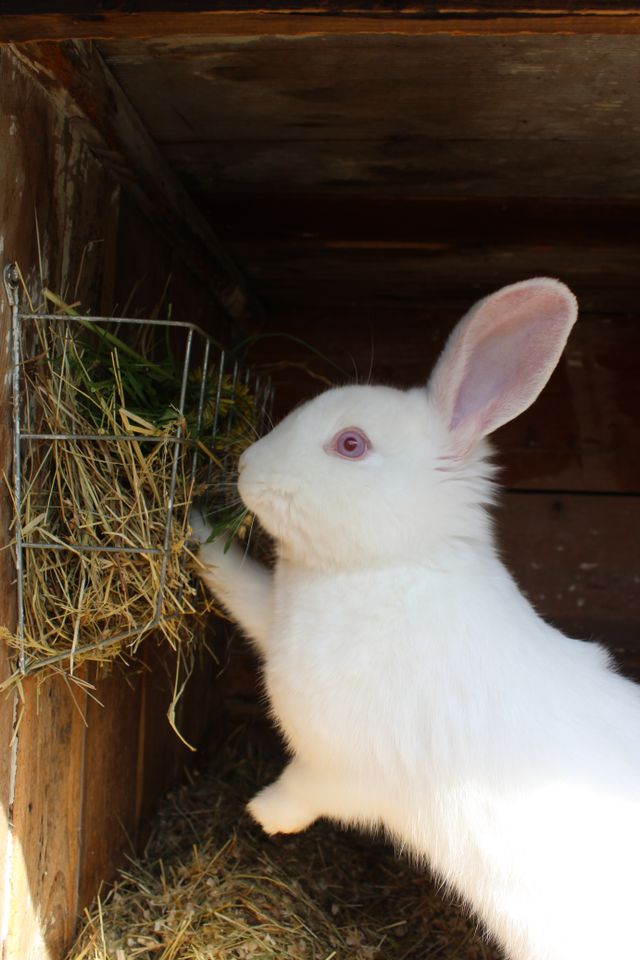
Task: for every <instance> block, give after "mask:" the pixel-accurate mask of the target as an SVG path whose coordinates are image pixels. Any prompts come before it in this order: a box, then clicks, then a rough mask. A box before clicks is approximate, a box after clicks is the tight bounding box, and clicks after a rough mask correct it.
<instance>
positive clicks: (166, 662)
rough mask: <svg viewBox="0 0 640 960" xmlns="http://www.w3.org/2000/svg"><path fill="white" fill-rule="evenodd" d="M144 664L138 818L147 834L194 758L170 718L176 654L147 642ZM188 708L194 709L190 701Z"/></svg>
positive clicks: (152, 642)
mask: <svg viewBox="0 0 640 960" xmlns="http://www.w3.org/2000/svg"><path fill="white" fill-rule="evenodd" d="M142 662H143V665H144V670H143V674H142V684H143V701H142V713H141V721H140V722H141V723H142V724H143V736H141V737H140V743H141V749H142V755H141V757H140V758H139V761H138V797H137V803H138V818H137V819H138V824H139V831H141V832H142V834H144V833H145V830H146V825H147V824H148V821H149V818H150V816H151V815H152V814H153V812H154V810H155V807H156V804H157V802H158V798H159V797H160V796H162V794H163V793H164V792H165V791H166V790H167V789H168V788H169V787H170V786H171V784H172V783H174V782H175V780H176V779H177V778H178V777H179V775H180V774H181V773H182V771H183V770H184V767H185V765H186V764H188V763H189V761H190V760H191V758H190V756H189V751H188V749H187V748H186V747H185V746H184V745H183V744H182V743H181V741H180V740H179V738H178V737H177V735H176V734H175V733H174V731H173V730H172V729H171V727H170V725H169V721H168V719H167V711H168V709H169V706H170V704H171V700H172V696H173V683H174V676H175V673H174V671H175V653H174V652H173V651H171V650H168V649H167V650H165V649H163V648H162V647H161V646H160V647H158V646H157V645H156V643H155V641H154V639H153V638H150V639H149V640H148V641H147V642H146V643H145V647H144V651H143V657H142ZM188 706H189V708H190V707H191V703H190V701H189V702H188ZM182 710H184V707H183V708H182ZM182 710H180V711H179V712H180V713H182Z"/></svg>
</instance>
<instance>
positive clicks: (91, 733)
mask: <svg viewBox="0 0 640 960" xmlns="http://www.w3.org/2000/svg"><path fill="white" fill-rule="evenodd" d="M92 678H93V679H94V682H95V685H96V691H95V697H96V698H97V699H94V698H93V697H92V698H90V699H89V701H88V705H87V733H86V742H85V769H84V791H83V803H82V821H81V828H80V831H81V837H82V843H81V850H80V862H79V887H78V911H81V910H82V909H83V908H84V907H85V906H87V905H88V904H89V903H90V902H91V901H92V900H93V898H94V896H95V894H96V892H97V891H98V889H99V887H100V885H101V883H102V882H103V881H108V880H109V879H110V878H111V877H112V876H113V873H114V871H115V869H116V868H117V867H118V866H119V865H120V864H121V863H122V859H123V853H124V852H125V851H127V852H129V853H133V852H134V851H135V843H136V831H137V822H136V814H137V812H138V811H137V804H136V800H137V797H136V774H137V769H138V757H139V753H140V742H139V738H140V704H141V677H140V671H139V669H138V670H136V669H135V668H133V667H131V666H129V665H125V666H123V665H121V664H116V665H114V667H113V669H112V670H111V672H110V673H109V674H107V675H104V676H101V677H98V678H96V672H95V670H94V671H93V672H92Z"/></svg>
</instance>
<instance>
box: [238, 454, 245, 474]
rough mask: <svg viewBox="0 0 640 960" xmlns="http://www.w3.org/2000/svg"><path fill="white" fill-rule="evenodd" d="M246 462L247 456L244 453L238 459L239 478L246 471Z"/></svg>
mask: <svg viewBox="0 0 640 960" xmlns="http://www.w3.org/2000/svg"><path fill="white" fill-rule="evenodd" d="M246 462H247V461H246V458H245V455H244V453H242V454H241V455H240V457H239V459H238V476H240V474H241V473H242V471H243V470H244V468H245V464H246Z"/></svg>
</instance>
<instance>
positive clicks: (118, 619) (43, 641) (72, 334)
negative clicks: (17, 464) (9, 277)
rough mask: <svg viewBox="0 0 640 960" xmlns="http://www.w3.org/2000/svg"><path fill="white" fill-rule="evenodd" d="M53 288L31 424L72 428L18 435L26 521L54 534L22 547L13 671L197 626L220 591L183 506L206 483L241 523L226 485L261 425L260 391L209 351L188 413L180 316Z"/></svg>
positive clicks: (37, 352)
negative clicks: (102, 311) (103, 303)
mask: <svg viewBox="0 0 640 960" xmlns="http://www.w3.org/2000/svg"><path fill="white" fill-rule="evenodd" d="M45 297H46V309H47V310H49V309H51V306H53V307H54V308H55V309H56V310H57V315H56V316H54V317H53V318H51V317H49V316H47V315H44V313H43V315H40V316H37V317H36V318H35V319H32V320H25V321H24V323H23V348H24V351H25V354H24V355H25V357H26V358H27V359H26V360H25V361H24V363H23V371H22V376H23V393H24V396H25V397H26V404H25V409H24V410H23V411H22V417H23V421H24V426H23V429H25V430H27V431H31V432H33V433H37V434H56V435H63V436H65V437H69V439H59V440H35V441H34V440H32V441H29V442H26V443H24V444H23V446H22V471H21V473H22V497H21V516H20V522H21V529H22V537H23V540H24V541H28V542H31V543H41V544H45V545H47V549H30V548H27V549H24V551H23V556H24V577H23V588H24V636H23V638H18V637H17V636H15V635H12V634H10V633H9V631H4V632H3V637H4V639H5V640H7V641H8V642H9V644H10V645H11V646H13V647H15V648H16V649H18V650H19V651H20V653H21V655H22V657H23V663H24V670H16V672H15V673H14V675H13V677H12V678H11V679H10V681H9V683H12V682H15V681H20V679H21V677H22V676H23V675H24V673H25V672H26V673H38V675H39V676H45V675H47V674H49V673H51V672H52V671H53V672H62V673H64V674H65V675H67V676H76V675H77V671H78V668H79V667H80V666H81V665H82V664H83V663H86V662H88V661H93V662H99V663H105V662H109V661H111V660H113V659H114V658H115V657H118V656H123V655H126V656H129V655H132V654H134V653H135V652H136V650H137V648H138V646H139V644H140V641H141V639H142V638H143V637H144V636H145V635H147V634H148V633H149V630H150V629H151V625H153V624H154V623H155V621H158V622H157V626H156V627H155V629H157V631H158V632H159V635H160V636H161V637H162V638H163V639H164V640H166V641H167V642H168V643H169V644H170V645H171V647H172V648H173V649H175V650H178V649H180V648H183V647H184V646H185V645H186V644H189V643H190V642H193V641H194V637H195V635H196V634H198V632H199V630H200V625H201V624H202V621H203V620H204V618H205V615H206V614H207V613H208V612H209V610H211V609H212V601H211V600H210V598H209V597H208V596H207V595H206V594H205V592H204V590H203V588H202V587H201V586H200V585H199V584H198V583H197V582H196V580H195V578H194V577H193V573H192V564H191V563H190V560H191V559H192V557H191V552H190V545H189V524H188V516H189V508H190V506H191V504H192V502H193V500H194V498H201V497H203V496H206V508H205V514H207V515H208V516H209V517H210V518H211V519H212V521H213V525H214V527H215V530H216V533H223V532H227V534H228V535H229V536H232V535H234V534H236V533H237V532H238V531H241V530H242V529H243V527H244V526H246V523H247V517H246V511H245V510H244V508H243V507H242V505H241V504H240V503H239V501H238V500H237V497H236V496H235V494H233V493H232V492H231V491H232V490H233V487H234V484H233V476H234V472H235V463H236V461H237V457H238V455H239V454H240V453H241V452H242V450H243V449H244V448H245V447H246V446H248V445H249V444H250V443H251V442H252V441H253V440H254V439H255V436H256V431H257V423H256V420H257V403H256V398H255V397H254V396H253V395H252V393H251V390H250V389H249V387H248V386H247V385H246V384H245V383H244V382H239V381H237V378H235V377H232V376H230V375H228V374H227V375H223V376H222V377H221V378H220V374H219V372H218V367H217V364H216V363H215V362H214V363H212V364H211V366H210V368H209V370H208V372H207V373H206V381H205V383H204V385H203V376H204V373H203V370H202V367H197V366H193V367H192V369H191V371H190V373H189V376H188V380H187V382H186V396H185V403H184V410H183V414H182V416H181V415H180V412H179V399H180V393H181V386H182V377H183V369H182V350H183V349H184V344H183V343H181V342H180V340H179V334H180V332H181V331H180V328H174V327H166V326H153V325H151V324H144V323H141V324H129V325H125V324H121V323H118V321H115V320H114V321H113V323H109V324H103V323H97V322H93V321H91V319H89V318H87V317H83V316H79V315H78V314H77V313H76V312H75V309H74V308H72V307H69V306H68V305H66V304H65V303H64V302H63V301H62V300H61V299H60V298H59V297H57V296H56V295H55V294H52V293H50V292H49V291H45ZM125 337H126V339H125ZM176 355H177V357H178V359H177V360H176V359H175V357H176ZM203 386H204V392H203V402H202V403H200V397H201V388H202V387H203ZM214 428H215V436H212V431H213V430H214ZM86 435H97V436H98V437H99V439H82V437H83V436H86ZM177 435H181V440H180V442H179V444H178V445H176V442H175V438H176V436H177ZM127 436H129V437H131V436H133V437H134V439H123V438H124V437H127ZM195 451H197V452H198V460H197V462H196V463H195V465H194V459H193V458H194V452H195ZM174 470H175V494H174V503H173V512H172V517H171V520H170V522H169V523H168V504H169V499H170V493H171V490H172V486H173V474H174ZM212 491H213V495H212ZM167 531H168V532H167ZM69 545H72V546H69ZM165 547H166V550H165ZM105 548H111V550H105ZM150 551H155V552H150ZM114 638H119V639H116V640H115V642H114Z"/></svg>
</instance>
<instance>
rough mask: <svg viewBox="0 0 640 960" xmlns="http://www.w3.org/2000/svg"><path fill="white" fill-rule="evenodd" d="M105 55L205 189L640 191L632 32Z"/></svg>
mask: <svg viewBox="0 0 640 960" xmlns="http://www.w3.org/2000/svg"><path fill="white" fill-rule="evenodd" d="M101 50H102V51H103V53H104V55H105V57H106V58H107V61H108V63H109V66H110V68H111V69H112V70H113V72H114V74H115V75H116V76H117V78H118V81H119V83H120V84H121V86H122V87H123V89H124V90H125V91H126V94H127V96H128V97H129V98H130V100H131V102H132V103H133V105H134V106H135V109H136V110H137V112H138V114H139V115H140V116H141V117H142V118H143V119H144V123H145V124H146V126H147V127H148V129H149V131H150V132H151V134H152V135H153V137H154V138H155V140H156V141H157V142H158V143H159V144H160V145H161V147H162V151H163V153H164V155H165V157H166V158H167V159H168V160H169V161H170V163H171V164H172V165H173V166H175V168H176V169H177V170H179V171H180V172H181V174H182V175H183V177H184V179H185V182H188V183H189V184H190V185H191V187H192V188H194V189H197V190H198V191H199V193H200V194H201V195H205V196H212V197H214V198H215V197H216V196H220V195H221V194H223V195H224V194H226V193H229V192H233V193H234V194H235V196H236V197H238V199H239V201H240V202H242V197H241V196H239V195H241V194H243V193H244V192H247V191H250V192H252V193H256V192H263V193H271V192H272V193H273V194H274V195H277V194H289V193H303V192H309V191H316V192H320V191H321V192H323V193H324V192H331V193H337V192H340V193H343V194H344V193H347V194H348V195H353V194H358V193H368V192H370V191H375V192H377V193H381V192H382V193H388V194H394V195H396V196H401V195H404V196H407V195H409V196H412V197H413V196H420V195H425V194H426V195H429V196H450V195H454V196H455V195H457V196H459V197H463V196H464V197H468V196H470V195H471V196H494V197H500V196H502V197H503V196H546V197H563V196H574V197H594V198H602V197H605V196H606V197H616V196H617V197H625V196H630V197H638V196H640V173H639V170H640V147H639V146H638V143H639V142H640V141H639V136H640V84H638V83H633V82H631V83H630V82H629V81H630V78H635V79H638V80H640V72H639V70H640V68H639V66H638V60H637V55H636V53H637V51H636V42H635V39H634V38H632V37H630V38H625V37H611V38H601V37H515V38H510V39H506V40H505V39H503V38H498V37H482V38H464V37H414V36H407V37H396V36H386V37H384V36H373V37H363V38H358V37H355V38H354V37H339V36H338V37H336V36H331V37H326V38H320V39H318V38H297V39H295V40H291V39H287V38H282V37H257V38H249V39H248V40H246V41H245V42H243V43H242V44H238V43H236V42H235V41H226V42H225V41H224V40H221V39H215V40H210V41H206V42H204V41H197V40H194V39H184V38H183V39H179V38H178V39H175V38H167V39H163V40H161V41H154V42H148V43H140V42H117V43H105V44H101ZM587 77H588V78H589V82H588V84H586V82H585V78H587ZM612 133H613V134H614V135H612ZM577 155H579V157H580V162H579V163H576V156H577ZM210 209H211V208H210Z"/></svg>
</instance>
